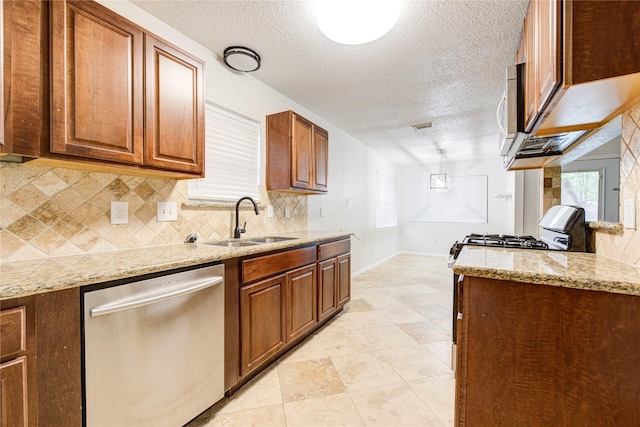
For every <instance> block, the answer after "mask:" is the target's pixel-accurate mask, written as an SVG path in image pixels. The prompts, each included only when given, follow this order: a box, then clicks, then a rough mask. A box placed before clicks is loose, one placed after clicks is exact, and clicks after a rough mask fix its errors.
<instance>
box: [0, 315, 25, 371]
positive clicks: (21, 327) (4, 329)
mask: <svg viewBox="0 0 640 427" xmlns="http://www.w3.org/2000/svg"><path fill="white" fill-rule="evenodd" d="M26 335H27V330H26V309H25V307H16V308H12V309H10V310H5V311H2V312H0V357H1V358H4V357H7V356H11V355H13V354H16V353H20V352H21V351H25V350H26V342H27V340H26Z"/></svg>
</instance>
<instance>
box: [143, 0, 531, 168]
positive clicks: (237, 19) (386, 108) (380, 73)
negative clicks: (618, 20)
mask: <svg viewBox="0 0 640 427" xmlns="http://www.w3.org/2000/svg"><path fill="white" fill-rule="evenodd" d="M133 3H134V4H136V5H137V6H139V7H140V8H142V9H145V10H146V11H148V12H149V13H151V14H153V15H155V16H156V17H158V18H159V19H161V20H162V21H164V22H166V23H168V24H169V25H171V26H172V27H174V28H176V29H178V30H179V31H181V32H182V33H184V34H186V35H187V36H189V37H190V38H192V39H194V40H196V41H198V42H199V43H201V44H203V45H204V46H206V47H208V48H209V49H210V50H212V51H213V52H214V53H216V54H217V55H219V56H220V57H222V52H223V51H224V49H225V48H226V47H228V46H234V45H241V46H246V47H249V48H251V49H253V50H255V51H256V52H258V53H259V54H260V56H261V57H262V66H261V68H260V69H259V70H258V71H256V72H254V73H252V75H253V76H254V77H255V78H257V79H259V80H261V81H263V82H264V83H266V84H267V85H269V86H271V87H272V88H274V89H276V90H277V91H278V92H281V93H282V94H284V95H286V96H288V97H289V98H291V99H293V100H294V101H296V102H297V103H299V104H301V105H303V106H304V107H306V108H308V109H309V110H311V111H313V112H314V113H316V114H318V115H319V116H321V117H323V118H324V119H326V120H328V121H329V122H331V123H332V124H334V125H336V126H338V127H340V128H341V129H343V130H344V131H345V132H347V133H349V134H350V135H352V136H353V137H355V138H357V139H358V140H360V141H361V142H363V143H365V144H367V145H369V146H371V147H373V148H374V149H376V150H377V151H379V152H380V153H381V154H383V155H384V156H385V157H387V158H389V159H391V160H392V161H394V162H395V163H398V164H400V163H405V162H408V161H412V160H418V161H429V160H433V159H436V158H437V154H436V148H444V149H445V150H446V153H447V158H448V159H449V160H457V159H467V158H472V157H474V156H479V155H485V154H492V153H495V155H496V156H497V155H498V152H497V146H498V142H497V137H496V136H495V135H496V134H497V126H496V119H495V110H496V107H497V105H498V102H499V101H500V98H501V96H502V92H503V89H504V88H503V85H504V82H503V79H504V70H505V67H506V66H508V65H511V64H513V62H514V58H515V53H516V49H517V46H518V43H519V39H520V34H521V29H522V20H523V18H524V15H525V13H526V8H527V4H528V0H494V1H480V0H467V1H455V0H445V1H435V0H427V1H411V0H408V1H405V2H403V8H402V12H401V14H400V18H399V20H398V22H397V24H396V25H395V27H394V28H393V29H392V30H391V31H390V32H389V33H387V34H386V35H385V36H383V37H382V38H380V39H378V40H375V41H373V42H370V43H367V44H364V45H358V46H347V45H340V44H337V43H335V42H332V41H330V40H328V39H327V38H326V37H325V36H324V35H323V34H322V33H321V32H320V30H319V29H318V26H317V24H316V22H315V13H314V2H313V1H196V0H182V1H175V0H174V1H160V0H143V1H141V0H137V1H133ZM425 121H432V122H433V124H434V126H433V127H432V128H430V129H424V130H414V129H412V128H411V127H410V125H411V124H415V123H422V122H425Z"/></svg>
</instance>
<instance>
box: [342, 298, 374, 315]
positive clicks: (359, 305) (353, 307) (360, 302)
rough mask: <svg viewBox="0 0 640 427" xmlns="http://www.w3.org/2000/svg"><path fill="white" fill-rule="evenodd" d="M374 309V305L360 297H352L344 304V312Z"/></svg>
mask: <svg viewBox="0 0 640 427" xmlns="http://www.w3.org/2000/svg"><path fill="white" fill-rule="evenodd" d="M371 310H375V308H374V307H372V306H371V304H369V303H368V302H367V301H366V300H364V299H362V298H358V299H352V300H351V301H349V302H348V303H347V305H345V307H344V312H345V313H353V312H357V311H371Z"/></svg>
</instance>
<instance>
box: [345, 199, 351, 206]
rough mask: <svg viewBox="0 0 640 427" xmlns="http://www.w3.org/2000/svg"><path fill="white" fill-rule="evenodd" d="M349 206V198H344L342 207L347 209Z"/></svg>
mask: <svg viewBox="0 0 640 427" xmlns="http://www.w3.org/2000/svg"><path fill="white" fill-rule="evenodd" d="M350 204H351V201H350V200H349V198H348V197H346V198H345V199H344V207H345V208H348V207H349V205H350Z"/></svg>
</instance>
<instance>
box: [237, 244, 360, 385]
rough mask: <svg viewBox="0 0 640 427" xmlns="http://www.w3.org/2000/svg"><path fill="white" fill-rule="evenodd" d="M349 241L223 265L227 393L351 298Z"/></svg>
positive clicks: (307, 333) (318, 245)
mask: <svg viewBox="0 0 640 427" xmlns="http://www.w3.org/2000/svg"><path fill="white" fill-rule="evenodd" d="M350 248H351V244H350V241H349V239H343V240H338V241H333V242H327V243H323V242H320V243H319V244H317V245H307V246H303V247H298V248H293V249H285V250H281V251H276V252H271V253H268V254H266V255H258V256H251V257H247V258H240V259H235V260H228V261H225V276H226V277H225V292H226V296H225V298H226V303H225V322H226V325H227V326H226V332H225V387H226V388H227V390H232V389H234V390H235V389H237V388H238V387H239V386H240V385H241V384H243V383H245V382H246V381H248V379H249V378H251V377H252V376H253V375H255V374H256V373H257V372H258V371H259V370H260V369H262V368H264V367H266V366H267V365H268V364H269V363H271V362H272V361H273V360H275V359H276V358H277V357H278V356H280V355H282V354H284V353H285V352H286V351H287V350H289V349H290V348H292V347H293V346H295V345H296V344H297V343H299V342H300V341H301V340H302V339H304V337H305V336H308V335H309V334H310V333H312V332H313V331H314V330H315V329H317V328H319V327H320V326H321V325H322V324H323V323H325V321H327V320H328V319H329V318H331V317H332V316H333V315H335V314H337V313H338V312H339V311H340V309H341V308H342V307H343V306H344V304H346V303H347V302H348V301H349V298H350V294H351V291H350V289H351V257H350V253H349V251H350Z"/></svg>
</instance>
